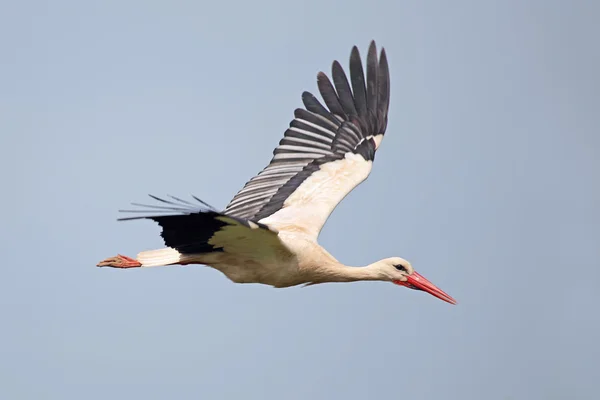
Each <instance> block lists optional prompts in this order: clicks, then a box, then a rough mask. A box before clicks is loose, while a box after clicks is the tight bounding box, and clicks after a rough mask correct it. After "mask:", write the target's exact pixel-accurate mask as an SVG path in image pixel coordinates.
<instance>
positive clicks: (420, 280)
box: [376, 257, 456, 304]
mask: <svg viewBox="0 0 600 400" xmlns="http://www.w3.org/2000/svg"><path fill="white" fill-rule="evenodd" d="M376 265H377V268H378V269H379V272H380V273H381V274H382V277H383V279H384V280H388V281H390V282H393V283H395V284H396V285H399V286H404V287H407V288H409V289H415V290H422V291H424V292H427V293H429V294H431V295H433V296H435V297H437V298H438V299H441V300H444V301H446V302H448V303H450V304H456V300H454V299H453V298H452V297H450V296H449V295H448V294H446V293H445V292H444V291H443V290H441V289H440V288H438V287H437V286H435V285H434V284H433V283H431V282H429V281H428V280H427V279H425V278H424V277H423V276H422V275H421V274H419V273H418V272H416V271H415V270H414V268H413V267H412V265H410V263H409V262H408V261H406V260H405V259H403V258H400V257H392V258H386V259H384V260H381V261H379V262H378V263H376Z"/></svg>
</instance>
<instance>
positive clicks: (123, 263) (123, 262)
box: [96, 254, 142, 268]
mask: <svg viewBox="0 0 600 400" xmlns="http://www.w3.org/2000/svg"><path fill="white" fill-rule="evenodd" d="M96 266H97V267H113V268H136V267H141V266H142V264H140V263H139V261H137V260H135V259H133V258H130V257H127V256H122V255H120V254H118V255H117V256H116V257H111V258H107V259H106V260H104V261H100V262H99V263H98V264H97V265H96Z"/></svg>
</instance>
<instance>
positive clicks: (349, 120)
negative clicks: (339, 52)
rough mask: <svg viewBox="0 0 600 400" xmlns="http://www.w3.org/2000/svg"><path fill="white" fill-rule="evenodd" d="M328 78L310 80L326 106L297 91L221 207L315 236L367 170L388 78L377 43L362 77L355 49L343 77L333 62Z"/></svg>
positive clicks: (382, 126) (379, 133)
mask: <svg viewBox="0 0 600 400" xmlns="http://www.w3.org/2000/svg"><path fill="white" fill-rule="evenodd" d="M332 77H333V84H332V82H331V81H330V80H329V78H328V77H327V76H326V75H325V74H324V73H323V72H320V73H319V74H318V75H317V84H318V88H319V91H320V93H321V96H322V98H323V100H324V102H325V105H326V106H327V108H325V107H324V106H323V105H322V104H321V103H320V102H319V100H317V99H316V98H315V96H313V95H312V94H311V93H308V92H304V93H303V94H302V101H303V103H304V106H305V108H306V109H297V110H296V111H295V112H294V117H295V118H294V119H293V120H292V122H291V123H290V127H289V129H288V130H287V131H286V132H285V134H284V137H283V139H282V140H281V141H280V142H279V146H277V147H276V148H275V150H274V151H273V158H272V159H271V162H270V163H269V165H268V166H267V167H266V168H265V169H263V170H262V171H261V172H260V173H258V175H256V176H255V177H253V178H252V179H250V181H248V182H247V183H246V185H245V186H244V187H243V188H242V189H241V190H240V191H239V192H238V193H237V194H236V195H235V197H234V198H233V199H232V200H231V202H230V203H229V205H228V206H227V207H226V208H225V211H224V212H225V214H227V215H229V216H232V217H237V218H243V219H247V220H253V221H260V222H261V223H264V224H267V225H269V226H272V227H275V228H276V229H278V230H283V229H285V230H294V231H302V232H304V233H306V234H308V235H311V236H313V237H315V238H316V237H317V236H318V234H319V232H320V231H321V228H322V227H323V225H324V224H325V222H326V221H327V218H328V217H329V215H330V214H331V212H332V211H333V209H334V208H335V207H336V205H337V204H338V203H339V202H340V201H342V199H343V198H344V197H345V196H346V195H347V194H348V193H350V191H352V189H354V188H355V187H356V186H357V185H359V184H360V183H361V182H362V181H364V180H365V179H366V178H367V177H368V175H369V173H370V172H371V166H372V163H373V160H374V158H375V151H376V150H377V148H378V147H379V144H380V143H381V140H382V138H383V135H384V133H385V130H386V126H387V114H388V108H389V101H390V77H389V68H388V62H387V57H386V54H385V50H383V49H382V50H381V54H380V56H379V58H378V57H377V48H376V46H375V42H371V45H370V47H369V51H368V54H367V64H366V83H365V74H364V70H363V66H362V61H361V58H360V54H359V51H358V49H357V47H356V46H354V47H353V48H352V52H351V55H350V82H348V79H347V77H346V74H345V72H344V70H343V68H342V66H341V65H340V63H339V62H337V61H334V62H333V66H332Z"/></svg>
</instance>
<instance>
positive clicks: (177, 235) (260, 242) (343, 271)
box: [97, 41, 456, 304]
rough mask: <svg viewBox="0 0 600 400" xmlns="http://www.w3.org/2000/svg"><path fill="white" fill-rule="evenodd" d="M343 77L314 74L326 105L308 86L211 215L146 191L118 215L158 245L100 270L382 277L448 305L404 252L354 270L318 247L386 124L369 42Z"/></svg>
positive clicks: (385, 95)
mask: <svg viewBox="0 0 600 400" xmlns="http://www.w3.org/2000/svg"><path fill="white" fill-rule="evenodd" d="M349 73H350V80H348V78H347V76H346V73H345V72H344V69H343V68H342V66H341V65H340V63H339V62H337V61H334V62H333V65H332V73H331V76H332V78H333V82H332V81H331V80H330V79H329V78H328V77H327V75H326V74H324V73H323V72H320V73H319V74H318V75H317V85H318V88H319V92H320V93H321V97H322V99H323V102H324V103H325V105H323V104H322V103H321V102H320V101H319V100H318V99H317V98H316V97H315V96H314V95H312V94H311V93H309V92H304V93H303V94H302V101H303V103H304V108H298V109H296V110H295V112H294V119H293V120H292V121H291V122H290V124H289V128H288V129H287V130H286V131H285V133H284V135H283V139H281V141H280V142H279V145H278V146H277V147H276V148H275V150H274V151H273V158H272V159H271V161H270V163H269V165H267V166H266V167H265V168H264V169H263V170H262V171H260V172H259V173H258V174H257V175H256V176H254V177H253V178H252V179H250V180H249V181H248V182H247V183H246V184H245V185H244V187H243V188H242V189H241V190H240V191H239V192H238V193H237V194H236V195H235V197H233V199H232V200H231V202H230V203H229V204H228V205H227V207H226V208H225V209H224V210H222V211H218V210H217V209H215V208H214V207H212V206H210V205H209V204H207V203H205V202H204V201H202V200H200V199H199V198H197V197H195V196H192V197H193V199H194V200H193V201H192V200H190V201H188V200H184V199H181V198H178V197H174V196H169V197H168V198H167V199H163V198H159V197H156V196H152V195H150V197H152V198H153V199H154V200H155V201H156V204H150V205H146V204H139V203H133V205H135V206H138V207H141V208H138V209H134V210H121V211H124V212H130V213H145V214H146V215H142V214H134V216H129V217H125V218H120V219H119V220H121V221H122V220H135V219H151V220H153V221H156V222H157V223H158V224H159V225H160V226H161V228H162V233H161V236H162V238H163V240H164V243H165V246H166V247H164V248H161V249H157V250H148V251H142V252H140V253H139V254H138V255H137V258H135V259H133V258H130V257H126V256H123V255H117V256H115V257H111V258H108V259H106V260H104V261H101V262H100V263H98V264H97V265H98V266H99V267H114V268H135V267H142V268H144V267H154V266H166V265H187V264H203V265H207V266H210V267H212V268H215V269H217V270H219V271H221V272H222V273H223V274H224V275H225V276H227V277H228V278H229V279H230V280H231V281H233V282H236V283H261V284H266V285H271V286H274V287H278V288H283V287H290V286H296V285H301V284H305V285H313V284H319V283H327V282H355V281H385V282H392V283H394V284H396V285H400V286H404V287H407V288H410V289H417V290H422V291H425V292H427V293H429V294H431V295H433V296H435V297H437V298H439V299H441V300H444V301H446V302H448V303H451V304H456V301H455V300H454V299H453V298H452V297H450V296H449V295H448V294H446V293H444V292H443V291H442V290H441V289H439V288H438V287H437V286H435V285H434V284H432V283H431V282H429V281H428V280H427V279H425V278H424V277H423V276H422V275H420V274H419V273H417V272H416V271H415V270H414V269H413V267H412V265H411V264H410V263H409V262H408V261H406V260H405V259H403V258H400V257H392V258H386V259H383V260H381V261H377V262H375V263H373V264H370V265H367V266H362V267H351V266H347V265H344V264H342V263H340V262H339V261H337V260H336V259H335V258H334V257H333V256H332V255H331V254H329V253H328V252H327V251H326V250H325V249H324V248H323V247H321V246H320V245H319V244H318V243H317V237H318V236H319V233H320V231H321V229H322V228H323V225H324V224H325V222H326V221H327V219H328V217H329V215H330V214H331V212H332V211H333V209H334V208H335V207H336V205H337V204H338V203H339V202H340V201H342V199H344V197H345V196H346V195H347V194H348V193H350V191H352V189H354V188H355V187H356V186H357V185H359V184H360V183H361V182H363V181H364V180H365V179H366V178H367V177H368V176H369V173H370V172H371V167H372V165H373V161H374V159H375V152H376V151H377V149H378V147H379V145H380V144H381V141H382V139H383V136H384V133H385V131H386V127H387V121H388V109H389V104H390V76H389V67H388V61H387V56H386V53H385V50H384V49H382V50H381V53H380V54H379V56H378V54H377V48H376V45H375V42H374V41H372V42H371V44H370V46H369V49H368V52H367V60H366V73H365V70H364V69H363V65H362V60H361V57H360V54H359V51H358V48H357V47H356V46H354V47H353V48H352V51H351V54H350V70H349ZM365 78H366V79H365Z"/></svg>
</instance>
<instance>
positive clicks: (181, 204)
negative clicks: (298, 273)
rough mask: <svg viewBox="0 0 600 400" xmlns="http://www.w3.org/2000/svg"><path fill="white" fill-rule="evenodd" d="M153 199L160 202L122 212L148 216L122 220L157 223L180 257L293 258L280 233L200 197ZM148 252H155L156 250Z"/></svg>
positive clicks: (158, 263)
mask: <svg viewBox="0 0 600 400" xmlns="http://www.w3.org/2000/svg"><path fill="white" fill-rule="evenodd" d="M150 197H152V198H153V199H154V200H157V201H158V202H160V203H157V204H139V203H133V205H135V206H139V207H141V208H139V209H135V210H121V212H127V213H143V214H145V215H138V216H129V217H125V218H119V220H120V221H125V220H135V219H151V220H153V221H155V222H157V223H158V224H159V225H160V226H161V228H162V232H161V236H162V238H163V240H164V242H165V245H166V246H168V247H170V248H172V249H175V250H176V251H177V252H176V253H175V254H177V256H178V257H179V256H186V255H193V254H207V253H216V252H227V253H231V254H236V255H237V256H245V257H247V258H248V259H253V258H256V259H261V260H265V259H280V258H281V257H291V256H292V254H291V253H290V251H289V249H288V248H287V247H286V246H285V245H284V244H283V243H282V242H281V240H280V239H279V237H278V235H277V233H278V232H277V231H276V230H275V229H272V228H270V227H268V226H266V225H264V224H261V223H258V222H253V221H249V220H245V219H243V218H237V217H232V216H229V215H225V214H223V213H222V212H219V211H216V210H215V209H214V208H212V207H211V206H210V205H208V204H206V203H204V202H203V201H202V200H200V199H198V198H197V197H194V199H195V200H197V201H198V204H194V203H192V202H189V201H187V200H183V199H180V198H177V197H173V196H169V197H170V199H168V200H166V199H162V198H159V197H156V196H152V195H150ZM159 251H163V250H162V249H161V250H159ZM146 253H153V251H150V252H146ZM160 254H161V255H162V254H164V253H160ZM171 254H172V253H169V255H171ZM161 261H163V259H158V260H149V259H148V260H147V261H146V263H144V264H145V265H153V264H156V265H162V264H163V263H162V262H161Z"/></svg>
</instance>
